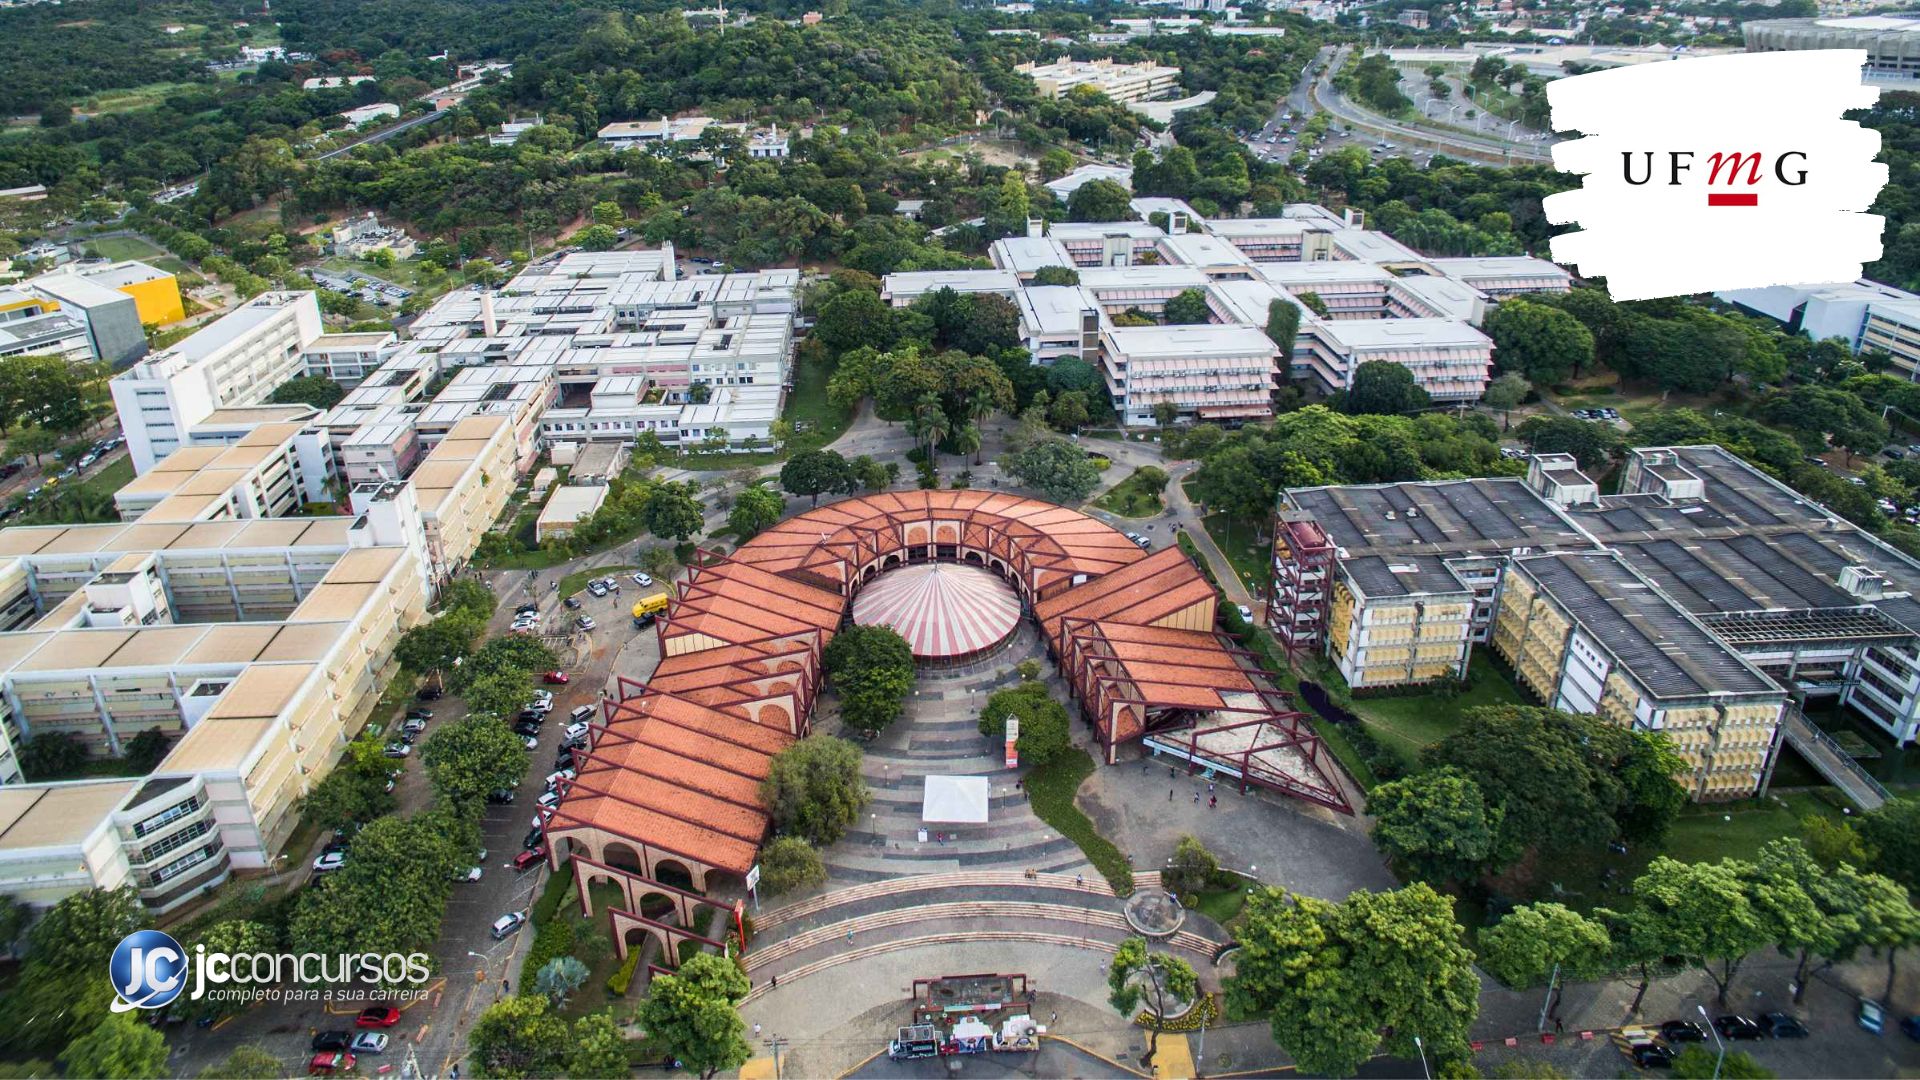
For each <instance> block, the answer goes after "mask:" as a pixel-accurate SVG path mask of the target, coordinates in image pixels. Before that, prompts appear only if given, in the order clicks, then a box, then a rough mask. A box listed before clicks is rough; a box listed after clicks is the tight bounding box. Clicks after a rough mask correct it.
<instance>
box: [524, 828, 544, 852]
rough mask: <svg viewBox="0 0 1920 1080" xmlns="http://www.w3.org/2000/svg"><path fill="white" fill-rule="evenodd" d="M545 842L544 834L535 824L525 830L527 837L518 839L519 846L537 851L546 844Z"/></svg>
mask: <svg viewBox="0 0 1920 1080" xmlns="http://www.w3.org/2000/svg"><path fill="white" fill-rule="evenodd" d="M546 843H547V837H546V834H545V833H544V832H542V831H541V829H540V826H538V825H535V826H534V827H533V828H531V829H528V830H527V837H526V839H524V840H522V841H520V846H521V847H523V848H525V849H527V850H528V851H537V850H539V849H540V848H542V847H544V846H546Z"/></svg>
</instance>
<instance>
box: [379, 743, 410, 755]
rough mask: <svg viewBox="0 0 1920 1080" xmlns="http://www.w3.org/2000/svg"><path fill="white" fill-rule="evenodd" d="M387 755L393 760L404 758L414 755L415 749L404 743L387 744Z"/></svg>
mask: <svg viewBox="0 0 1920 1080" xmlns="http://www.w3.org/2000/svg"><path fill="white" fill-rule="evenodd" d="M385 753H386V755H387V756H388V757H391V758H403V757H406V756H407V755H408V754H411V753H413V747H411V746H408V745H407V744H406V743H403V742H390V743H388V744H387V749H386V751H385Z"/></svg>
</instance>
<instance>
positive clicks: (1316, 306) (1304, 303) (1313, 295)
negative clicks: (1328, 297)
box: [1269, 289, 1328, 319]
mask: <svg viewBox="0 0 1920 1080" xmlns="http://www.w3.org/2000/svg"><path fill="white" fill-rule="evenodd" d="M1295 299H1297V300H1299V301H1300V306H1301V307H1303V308H1306V309H1307V310H1308V311H1311V312H1313V313H1314V314H1315V315H1318V316H1320V317H1321V318H1323V319H1324V318H1326V317H1327V312H1328V308H1327V302H1326V301H1325V300H1322V299H1320V294H1319V293H1317V292H1314V291H1313V290H1311V289H1309V290H1307V291H1306V292H1303V293H1301V294H1300V295H1299V296H1297V297H1295ZM1269 315H1271V313H1269Z"/></svg>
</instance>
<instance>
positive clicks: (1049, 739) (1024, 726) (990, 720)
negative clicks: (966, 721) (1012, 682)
mask: <svg viewBox="0 0 1920 1080" xmlns="http://www.w3.org/2000/svg"><path fill="white" fill-rule="evenodd" d="M1009 718H1018V719H1019V721H1020V737H1019V739H1017V740H1016V741H1015V743H1014V748H1015V749H1016V750H1017V751H1018V752H1019V754H1020V763H1021V764H1022V765H1025V766H1027V767H1028V768H1034V769H1037V768H1039V767H1040V766H1042V765H1045V764H1046V763H1047V762H1049V761H1052V760H1053V759H1054V758H1056V757H1058V756H1059V755H1061V754H1062V753H1064V752H1066V750H1067V748H1068V746H1070V745H1071V744H1072V741H1073V732H1072V724H1071V722H1070V721H1069V720H1068V718H1067V709H1066V706H1064V705H1062V704H1060V703H1059V702H1058V701H1056V700H1054V698H1053V695H1052V694H1049V693H1048V692H1047V685H1046V684H1045V683H1042V682H1025V683H1021V684H1020V685H1018V686H1013V687H1009V688H1008V689H1005V690H999V691H995V692H994V694H993V696H992V697H989V698H988V699H987V704H986V707H984V708H982V709H981V710H980V724H979V727H980V734H982V735H985V736H987V737H988V738H990V739H993V740H995V741H996V742H998V741H1000V740H1003V739H1005V738H1006V736H1007V720H1008V719H1009Z"/></svg>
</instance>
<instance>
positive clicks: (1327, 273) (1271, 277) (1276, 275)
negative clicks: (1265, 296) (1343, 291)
mask: <svg viewBox="0 0 1920 1080" xmlns="http://www.w3.org/2000/svg"><path fill="white" fill-rule="evenodd" d="M1259 269H1260V275H1261V276H1262V277H1264V278H1266V279H1267V280H1268V281H1271V282H1273V283H1274V284H1275V285H1284V286H1287V287H1289V288H1293V287H1299V286H1310V285H1314V284H1330V283H1333V282H1340V281H1349V282H1350V281H1374V282H1380V283H1382V284H1385V283H1386V282H1389V281H1392V280H1393V275H1392V274H1391V273H1389V272H1387V271H1385V270H1382V269H1380V268H1379V267H1378V266H1375V265H1373V264H1372V263H1370V262H1357V261H1355V260H1353V259H1322V260H1320V261H1318V262H1269V263H1261V264H1260V265H1259Z"/></svg>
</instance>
